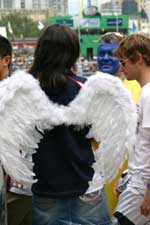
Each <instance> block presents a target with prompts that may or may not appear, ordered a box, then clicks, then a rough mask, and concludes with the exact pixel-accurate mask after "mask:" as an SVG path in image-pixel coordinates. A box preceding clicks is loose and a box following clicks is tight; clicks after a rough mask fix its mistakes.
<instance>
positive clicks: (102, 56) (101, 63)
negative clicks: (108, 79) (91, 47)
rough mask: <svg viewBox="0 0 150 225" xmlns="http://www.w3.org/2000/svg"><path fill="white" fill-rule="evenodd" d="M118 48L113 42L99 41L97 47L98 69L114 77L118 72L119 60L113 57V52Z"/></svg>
mask: <svg viewBox="0 0 150 225" xmlns="http://www.w3.org/2000/svg"><path fill="white" fill-rule="evenodd" d="M117 47H118V44H117V43H116V42H115V41H113V40H112V41H110V42H106V41H101V42H100V43H99V46H98V67H99V70H100V71H102V72H104V73H110V74H113V75H115V74H116V73H117V72H118V70H119V67H120V65H119V59H118V58H117V57H115V56H113V50H115V49H116V48H117Z"/></svg>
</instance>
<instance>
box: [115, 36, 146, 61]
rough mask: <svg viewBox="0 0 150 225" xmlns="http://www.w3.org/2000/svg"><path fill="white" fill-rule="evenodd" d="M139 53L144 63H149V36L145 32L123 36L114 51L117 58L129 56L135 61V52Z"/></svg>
mask: <svg viewBox="0 0 150 225" xmlns="http://www.w3.org/2000/svg"><path fill="white" fill-rule="evenodd" d="M138 53H140V54H141V55H142V57H143V59H144V61H145V64H146V65H150V38H149V37H148V36H147V35H146V34H141V33H136V34H131V35H129V36H127V37H126V38H124V39H123V40H122V41H121V42H120V43H119V47H118V48H117V49H116V50H115V51H114V55H115V56H116V57H118V58H125V57H126V58H129V59H130V60H131V61H132V62H133V63H134V62H136V59H137V54H138Z"/></svg>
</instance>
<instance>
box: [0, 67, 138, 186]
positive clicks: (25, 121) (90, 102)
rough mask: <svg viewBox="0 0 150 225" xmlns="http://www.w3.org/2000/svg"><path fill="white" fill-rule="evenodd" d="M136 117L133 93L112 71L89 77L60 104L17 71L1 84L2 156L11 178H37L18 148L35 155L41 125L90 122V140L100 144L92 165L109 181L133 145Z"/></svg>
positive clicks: (46, 127) (3, 163)
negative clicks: (67, 101)
mask: <svg viewBox="0 0 150 225" xmlns="http://www.w3.org/2000/svg"><path fill="white" fill-rule="evenodd" d="M136 119H137V116H136V110H135V105H134V103H133V101H132V99H131V96H130V95H129V93H128V91H127V90H126V89H125V88H124V86H123V84H122V83H121V81H120V80H119V79H118V78H115V77H112V76H111V75H107V74H103V73H98V74H97V75H94V76H91V77H90V78H89V79H88V81H87V82H86V83H85V86H84V87H83V88H82V89H81V90H80V92H79V94H78V95H77V97H76V98H75V99H74V100H73V101H72V102H71V103H70V104H69V105H68V106H63V105H58V104H54V103H53V102H52V101H50V100H49V99H48V98H47V97H46V95H45V94H44V92H43V91H42V90H41V88H40V86H39V83H38V81H37V80H35V79H34V78H33V77H32V76H31V75H29V74H27V73H25V72H23V71H17V72H16V73H15V74H14V75H13V76H11V77H10V78H8V79H6V80H5V81H2V82H1V83H0V124H1V129H0V143H1V148H0V160H1V163H2V165H3V166H4V168H5V170H6V172H7V173H8V174H9V175H10V176H11V177H12V178H13V179H15V180H17V181H19V182H22V181H23V182H24V183H25V182H27V183H28V182H29V183H32V182H35V180H33V176H34V174H33V172H32V166H33V165H32V162H29V161H27V159H25V158H23V157H22V156H21V154H20V150H22V151H24V152H25V153H28V154H33V153H34V152H35V149H36V148H37V146H38V143H39V142H40V140H41V138H42V134H41V133H42V132H43V131H44V130H45V129H47V130H51V129H53V127H54V126H57V125H61V124H66V125H73V124H74V125H79V126H81V127H83V126H87V125H90V126H91V129H90V131H89V133H88V138H94V139H95V140H96V141H97V142H100V143H101V144H100V146H99V148H98V150H97V151H96V154H95V160H96V162H95V163H94V165H93V167H94V169H95V171H96V172H97V173H100V174H101V175H102V176H103V178H104V181H105V182H106V181H111V180H112V179H113V177H114V176H115V175H116V173H117V170H118V169H119V167H120V166H121V164H122V162H123V161H124V158H125V155H126V152H127V149H129V150H130V149H132V146H133V144H134V140H135V128H136ZM38 130H40V131H41V132H40V133H39V132H38Z"/></svg>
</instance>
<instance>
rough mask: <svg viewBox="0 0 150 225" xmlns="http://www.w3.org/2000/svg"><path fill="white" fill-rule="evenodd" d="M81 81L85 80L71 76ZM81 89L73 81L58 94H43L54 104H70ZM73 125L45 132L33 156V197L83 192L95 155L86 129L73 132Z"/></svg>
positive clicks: (89, 176) (79, 193) (71, 194)
mask: <svg viewBox="0 0 150 225" xmlns="http://www.w3.org/2000/svg"><path fill="white" fill-rule="evenodd" d="M73 79H76V80H78V81H80V82H82V83H83V82H85V78H83V77H77V76H74V77H73ZM79 90H80V86H79V85H78V84H77V83H76V82H75V81H73V80H71V79H68V80H67V83H66V85H65V87H64V89H63V91H61V93H59V94H55V95H54V94H50V93H48V92H47V93H46V94H47V95H48V97H49V98H50V99H51V100H52V101H53V102H57V103H59V104H62V105H67V104H68V103H69V102H71V101H72V100H73V99H74V98H75V97H76V95H77V93H78V91H79ZM74 128H75V127H74V126H69V127H67V126H64V125H63V126H57V127H55V128H54V129H53V130H51V131H45V133H44V138H43V139H42V141H41V143H40V144H39V148H38V150H37V153H36V154H34V155H33V161H34V163H35V166H34V172H35V173H36V177H37V179H38V182H37V183H35V184H33V187H32V191H33V193H34V194H37V195H41V196H49V197H51V198H60V197H65V196H67V197H73V196H79V195H82V194H84V193H85V192H86V190H87V188H88V181H89V180H92V177H93V173H94V171H93V169H92V168H91V165H92V163H93V162H94V156H93V152H92V149H91V143H90V140H88V139H86V138H85V135H86V134H87V131H88V129H86V128H85V129H83V130H81V131H75V129H74Z"/></svg>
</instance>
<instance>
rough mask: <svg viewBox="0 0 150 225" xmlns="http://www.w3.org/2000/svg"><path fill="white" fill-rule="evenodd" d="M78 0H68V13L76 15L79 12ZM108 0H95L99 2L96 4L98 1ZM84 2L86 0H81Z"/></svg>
mask: <svg viewBox="0 0 150 225" xmlns="http://www.w3.org/2000/svg"><path fill="white" fill-rule="evenodd" d="M80 1H81V0H68V2H69V14H70V15H76V14H79V12H80V8H79V7H80ZM107 1H109V0H97V2H99V3H98V4H100V3H104V2H107ZM83 2H84V4H85V5H86V2H87V0H83ZM91 4H92V0H91Z"/></svg>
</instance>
